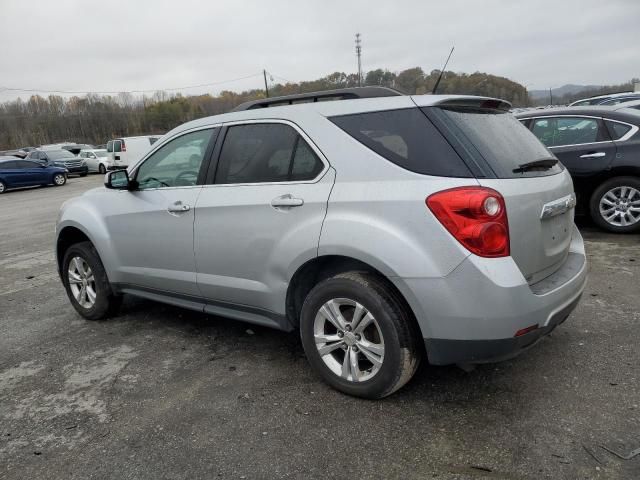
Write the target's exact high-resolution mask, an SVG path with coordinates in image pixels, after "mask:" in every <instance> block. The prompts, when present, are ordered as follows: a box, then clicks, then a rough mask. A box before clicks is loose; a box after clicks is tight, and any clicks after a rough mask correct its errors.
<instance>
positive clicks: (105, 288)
mask: <svg viewBox="0 0 640 480" xmlns="http://www.w3.org/2000/svg"><path fill="white" fill-rule="evenodd" d="M76 257H80V258H81V259H83V260H84V261H85V262H86V263H87V264H88V265H89V267H90V268H91V271H92V272H93V277H94V283H95V292H96V299H95V302H94V304H93V306H92V307H90V308H85V307H84V306H82V305H80V303H79V302H78V300H76V297H75V296H74V294H73V292H72V291H71V284H70V283H69V264H70V263H71V261H72V260H73V259H74V258H76ZM62 283H63V284H64V288H65V290H66V291H67V296H68V297H69V300H70V301H71V305H73V308H75V309H76V311H77V312H78V313H79V314H80V315H82V316H83V317H84V318H86V319H87V320H101V319H103V318H108V317H111V316H113V315H115V314H116V313H117V311H118V309H119V308H120V304H121V303H122V297H121V296H118V295H114V293H113V290H112V288H111V284H110V283H109V279H108V278H107V273H106V271H105V269H104V266H103V265H102V261H101V260H100V257H99V256H98V252H97V251H96V249H95V248H94V247H93V245H92V244H91V242H81V243H76V244H74V245H72V246H71V247H69V248H68V249H67V251H66V252H65V254H64V259H63V261H62Z"/></svg>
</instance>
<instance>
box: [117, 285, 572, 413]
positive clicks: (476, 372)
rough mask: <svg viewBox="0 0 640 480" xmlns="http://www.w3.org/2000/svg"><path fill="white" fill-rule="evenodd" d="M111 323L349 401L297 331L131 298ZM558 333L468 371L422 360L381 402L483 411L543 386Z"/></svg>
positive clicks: (557, 349)
mask: <svg viewBox="0 0 640 480" xmlns="http://www.w3.org/2000/svg"><path fill="white" fill-rule="evenodd" d="M114 320H115V321H116V322H117V323H120V324H122V323H125V324H127V325H126V327H125V328H131V329H133V330H139V329H141V330H142V331H143V332H144V334H145V335H157V336H159V337H165V336H166V335H169V336H170V337H171V338H173V339H179V340H180V344H181V345H182V347H181V348H182V349H183V350H184V349H187V350H189V349H191V348H193V349H195V350H196V351H197V352H200V353H199V354H200V355H202V354H203V353H202V352H206V355H208V357H207V358H203V359H202V360H203V361H204V360H208V361H214V360H218V359H220V358H223V357H225V356H227V355H230V354H232V355H234V356H240V357H247V358H248V361H249V362H252V361H255V362H259V361H261V360H260V359H265V358H268V359H269V360H270V361H271V362H272V363H273V368H280V369H283V371H282V372H274V375H275V376H276V377H278V376H297V377H298V378H297V379H295V378H293V379H291V378H290V380H291V381H292V383H293V384H294V385H295V384H296V382H297V383H299V388H300V389H308V388H309V387H308V384H309V381H310V378H311V381H312V382H314V383H317V385H316V387H315V388H318V389H321V390H327V391H331V392H333V393H334V394H335V396H337V397H338V398H344V399H348V398H350V397H347V396H346V395H343V394H341V393H339V392H334V391H333V390H332V389H331V388H330V387H329V386H327V385H325V384H324V383H323V382H322V381H321V380H320V378H319V377H317V376H316V375H315V374H313V372H311V367H310V366H309V365H308V364H307V361H306V358H305V354H304V351H303V348H302V345H301V342H300V338H299V332H298V331H297V330H296V331H293V332H282V331H278V330H274V329H270V328H267V327H262V326H259V325H253V324H249V323H245V322H241V321H237V320H232V319H227V318H223V317H217V316H213V315H208V314H204V313H200V312H195V311H190V310H184V309H181V308H179V307H173V306H168V305H163V304H159V303H156V302H153V301H149V300H144V299H139V298H134V297H131V296H125V301H124V303H123V306H122V308H121V313H120V315H119V317H118V318H116V319H114ZM560 330H561V329H558V331H556V332H553V333H552V335H550V336H549V337H547V338H544V339H542V340H541V341H540V342H539V343H538V344H536V345H535V346H534V347H533V348H532V349H530V350H527V351H525V352H523V353H522V354H521V355H520V356H519V357H517V358H515V359H512V360H509V361H505V362H501V363H498V364H482V365H477V366H475V367H474V368H473V369H472V370H471V371H465V370H462V369H461V368H459V367H457V366H455V365H451V366H432V365H429V364H428V362H427V361H426V355H423V361H422V363H421V365H420V367H419V368H418V370H417V372H416V374H415V376H414V378H413V379H412V380H411V381H410V382H409V383H408V384H407V385H406V386H405V387H404V388H403V389H401V390H400V391H398V392H396V393H395V394H394V395H392V396H391V397H389V398H388V400H387V401H392V402H398V401H399V402H413V401H419V402H421V403H424V402H427V403H432V404H433V405H436V404H437V405H442V404H457V405H459V406H465V407H470V406H472V405H475V406H476V407H478V408H480V409H483V408H486V407H487V406H488V405H489V404H492V405H493V406H495V395H496V394H501V395H504V394H515V395H516V396H520V394H521V393H523V392H519V390H520V389H521V387H522V388H524V389H526V388H529V387H530V386H531V384H532V383H533V382H536V381H543V378H542V377H543V374H544V372H542V371H541V369H540V368H538V367H539V366H540V364H541V363H544V362H545V361H546V360H547V359H548V358H554V357H555V358H557V357H561V356H562V355H563V349H564V344H565V343H566V342H567V337H568V333H567V332H566V331H565V332H561V331H560ZM231 352H232V353H231ZM534 368H535V371H534ZM521 371H527V375H528V379H527V380H526V382H523V381H522V380H521V378H522V376H521ZM514 378H515V379H516V380H517V381H514ZM545 378H546V377H545ZM524 408H526V407H524Z"/></svg>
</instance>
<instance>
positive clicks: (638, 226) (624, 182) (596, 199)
mask: <svg viewBox="0 0 640 480" xmlns="http://www.w3.org/2000/svg"><path fill="white" fill-rule="evenodd" d="M618 187H631V188H634V189H636V190H637V191H638V192H640V178H638V177H614V178H610V179H609V180H607V181H605V182H603V183H602V184H601V185H600V186H599V187H598V188H596V189H595V191H594V192H593V194H592V195H591V200H590V201H589V213H590V214H591V218H593V221H594V222H595V223H596V225H598V226H599V227H600V228H602V229H604V230H608V231H609V232H613V233H633V232H638V231H640V221H637V222H635V223H634V224H632V225H626V226H623V225H614V224H611V223H609V222H608V221H607V220H606V218H604V217H603V215H602V214H601V213H600V202H601V200H602V198H603V197H604V196H605V195H606V194H607V192H609V191H611V190H613V189H615V188H618ZM634 199H635V200H640V197H638V196H637V195H636V197H634ZM635 200H634V201H635ZM617 218H620V217H617ZM627 218H630V217H627Z"/></svg>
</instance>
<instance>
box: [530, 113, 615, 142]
mask: <svg viewBox="0 0 640 480" xmlns="http://www.w3.org/2000/svg"><path fill="white" fill-rule="evenodd" d="M531 131H532V132H533V134H534V135H535V136H536V137H538V139H540V141H541V142H542V143H544V144H545V145H546V146H547V147H559V146H563V145H580V144H583V143H593V142H601V141H604V140H607V139H608V138H607V137H606V135H605V134H604V132H603V130H602V128H601V127H600V122H599V121H598V120H597V119H595V118H584V117H547V118H536V119H535V120H534V121H533V126H532V128H531Z"/></svg>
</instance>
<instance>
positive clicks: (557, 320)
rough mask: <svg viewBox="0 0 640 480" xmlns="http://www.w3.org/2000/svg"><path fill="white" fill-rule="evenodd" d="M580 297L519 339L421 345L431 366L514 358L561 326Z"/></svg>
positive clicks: (428, 341) (435, 341)
mask: <svg viewBox="0 0 640 480" xmlns="http://www.w3.org/2000/svg"><path fill="white" fill-rule="evenodd" d="M581 296H582V292H580V294H579V295H578V297H577V298H575V299H574V300H573V301H572V302H571V303H570V304H569V305H567V306H566V307H565V308H563V309H562V310H560V311H559V312H557V313H556V314H554V315H553V317H552V318H551V320H550V322H549V323H548V324H547V325H546V326H544V327H542V328H538V329H536V330H534V331H532V332H529V333H526V334H524V335H521V336H519V337H512V338H499V339H494V340H444V339H440V338H426V339H425V340H424V343H425V347H426V349H427V352H428V356H429V361H430V362H431V363H432V364H434V365H450V364H454V363H492V362H501V361H503V360H508V359H510V358H513V357H516V356H518V355H519V354H520V353H522V352H524V351H525V350H528V349H529V348H530V347H532V346H534V345H535V344H536V343H538V341H539V340H540V339H541V338H543V337H545V336H546V335H548V334H549V333H551V332H552V331H553V330H554V329H555V328H556V327H557V326H558V325H560V324H561V323H563V322H564V321H565V320H566V319H567V318H568V317H569V315H570V314H571V312H572V311H573V310H574V309H575V308H576V306H577V305H578V302H579V301H580V297H581Z"/></svg>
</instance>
